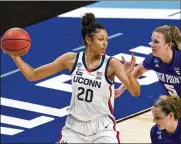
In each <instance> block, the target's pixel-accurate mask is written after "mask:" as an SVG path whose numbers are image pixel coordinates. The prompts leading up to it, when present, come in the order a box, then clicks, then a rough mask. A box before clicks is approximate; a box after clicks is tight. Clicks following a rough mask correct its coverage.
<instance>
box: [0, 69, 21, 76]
mask: <svg viewBox="0 0 181 144" xmlns="http://www.w3.org/2000/svg"><path fill="white" fill-rule="evenodd" d="M19 71H20V69H16V70H13V71H10V72H7V73H5V74H2V75H1V78H3V77H6V76H9V75H12V74H14V73H17V72H19Z"/></svg>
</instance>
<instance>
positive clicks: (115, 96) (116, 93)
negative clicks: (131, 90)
mask: <svg viewBox="0 0 181 144" xmlns="http://www.w3.org/2000/svg"><path fill="white" fill-rule="evenodd" d="M125 89H126V88H125V87H124V86H122V85H121V86H120V87H119V88H118V89H115V90H114V98H118V97H119V96H120V95H122V93H123V92H124V91H125Z"/></svg>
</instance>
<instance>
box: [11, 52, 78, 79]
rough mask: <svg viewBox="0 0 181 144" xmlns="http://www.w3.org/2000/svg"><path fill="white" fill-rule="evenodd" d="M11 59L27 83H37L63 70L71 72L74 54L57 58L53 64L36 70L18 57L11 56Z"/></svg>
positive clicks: (66, 54)
mask: <svg viewBox="0 0 181 144" xmlns="http://www.w3.org/2000/svg"><path fill="white" fill-rule="evenodd" d="M11 57H12V59H13V60H14V62H15V64H16V65H17V66H18V68H19V69H20V70H21V72H22V73H23V74H24V76H25V77H26V78H27V79H28V80H29V81H37V80H40V79H43V78H45V77H48V76H50V75H53V74H55V73H57V72H59V71H61V70H63V69H68V70H69V71H71V69H72V67H73V64H74V62H75V59H76V53H73V52H68V53H65V54H63V55H61V56H60V57H58V58H57V59H56V60H54V61H53V62H51V63H49V64H45V65H43V66H40V67H38V68H32V67H31V66H30V65H28V64H27V63H26V62H24V61H23V60H22V59H21V58H20V57H18V56H11Z"/></svg>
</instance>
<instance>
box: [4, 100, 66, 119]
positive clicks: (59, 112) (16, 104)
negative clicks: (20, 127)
mask: <svg viewBox="0 0 181 144" xmlns="http://www.w3.org/2000/svg"><path fill="white" fill-rule="evenodd" d="M1 105H3V106H7V107H13V108H17V109H22V110H27V111H32V112H37V113H42V114H47V115H52V116H57V117H63V116H65V115H67V112H66V109H67V107H64V108H61V109H57V108H52V107H47V106H42V105H38V104H32V103H28V102H22V101H18V100H12V99H8V98H3V97H1Z"/></svg>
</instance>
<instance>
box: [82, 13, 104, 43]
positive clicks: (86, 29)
mask: <svg viewBox="0 0 181 144" xmlns="http://www.w3.org/2000/svg"><path fill="white" fill-rule="evenodd" d="M81 23H82V38H83V40H84V43H85V45H87V43H86V41H85V37H86V36H89V37H90V38H92V37H93V35H94V33H97V32H99V30H100V29H105V28H104V26H103V25H101V24H99V23H96V18H95V15H94V14H93V13H85V14H84V15H83V17H82V20H81Z"/></svg>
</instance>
